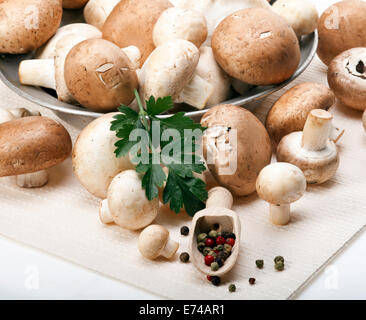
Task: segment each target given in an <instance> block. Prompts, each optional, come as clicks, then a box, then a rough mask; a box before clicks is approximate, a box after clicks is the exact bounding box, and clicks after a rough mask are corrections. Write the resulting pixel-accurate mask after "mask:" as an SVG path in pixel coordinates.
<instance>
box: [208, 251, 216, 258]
mask: <svg viewBox="0 0 366 320" xmlns="http://www.w3.org/2000/svg"><path fill="white" fill-rule="evenodd" d="M208 255H209V256H213V257H214V258H215V259H216V257H217V253H216V252H215V251H213V250H211V251H210V252H209V253H208Z"/></svg>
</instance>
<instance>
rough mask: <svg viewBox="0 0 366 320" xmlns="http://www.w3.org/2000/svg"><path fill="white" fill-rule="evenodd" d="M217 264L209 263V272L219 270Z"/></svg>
mask: <svg viewBox="0 0 366 320" xmlns="http://www.w3.org/2000/svg"><path fill="white" fill-rule="evenodd" d="M219 268H220V267H219V264H218V263H217V262H212V263H211V270H212V271H217V270H219Z"/></svg>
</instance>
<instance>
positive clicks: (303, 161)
mask: <svg viewBox="0 0 366 320" xmlns="http://www.w3.org/2000/svg"><path fill="white" fill-rule="evenodd" d="M276 155H277V161H280V162H288V163H292V164H293V165H295V166H297V167H299V168H300V169H301V170H302V171H303V172H304V175H305V177H306V181H307V182H308V183H309V184H320V183H323V182H325V181H328V180H329V179H331V178H332V177H333V176H334V174H335V173H336V171H337V169H338V166H339V156H338V151H337V147H336V145H335V143H334V142H333V141H330V140H328V141H327V144H326V147H325V148H324V149H323V150H320V151H309V150H306V149H304V148H303V147H302V132H299V131H298V132H293V133H290V134H289V135H287V136H285V137H283V138H282V140H281V142H280V143H279V144H278V147H277V153H276Z"/></svg>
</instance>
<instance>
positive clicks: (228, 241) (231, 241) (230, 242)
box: [226, 238, 235, 247]
mask: <svg viewBox="0 0 366 320" xmlns="http://www.w3.org/2000/svg"><path fill="white" fill-rule="evenodd" d="M226 243H227V244H229V245H231V246H232V247H233V246H234V244H235V240H234V239H233V238H227V239H226Z"/></svg>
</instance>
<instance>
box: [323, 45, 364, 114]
mask: <svg viewBox="0 0 366 320" xmlns="http://www.w3.org/2000/svg"><path fill="white" fill-rule="evenodd" d="M328 83H329V86H330V88H331V89H332V90H333V92H334V94H335V95H336V97H337V98H338V99H339V100H340V101H341V102H342V103H343V104H344V105H346V106H347V107H350V108H353V109H356V110H365V109H366V48H353V49H350V50H347V51H345V52H343V53H341V54H340V55H338V56H337V57H336V58H334V59H333V61H332V62H331V63H330V65H329V68H328Z"/></svg>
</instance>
